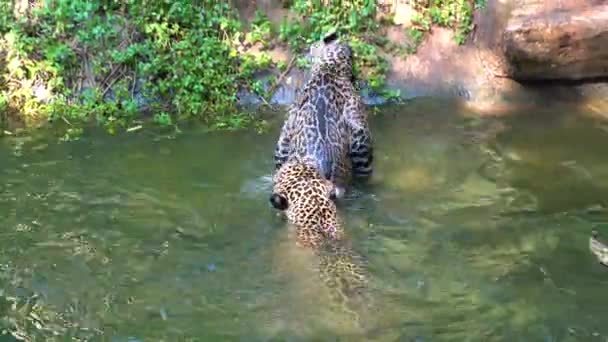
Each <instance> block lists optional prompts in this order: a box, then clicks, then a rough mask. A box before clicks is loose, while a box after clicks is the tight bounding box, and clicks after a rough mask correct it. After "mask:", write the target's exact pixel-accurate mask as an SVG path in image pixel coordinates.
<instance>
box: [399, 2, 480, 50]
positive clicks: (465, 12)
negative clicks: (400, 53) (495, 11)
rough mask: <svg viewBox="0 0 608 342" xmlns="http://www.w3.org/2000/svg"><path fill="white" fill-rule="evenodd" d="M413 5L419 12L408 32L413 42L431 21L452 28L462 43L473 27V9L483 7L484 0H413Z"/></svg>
mask: <svg viewBox="0 0 608 342" xmlns="http://www.w3.org/2000/svg"><path fill="white" fill-rule="evenodd" d="M414 7H415V8H416V9H417V10H418V12H419V13H420V14H419V15H417V16H416V17H414V18H413V20H412V21H413V22H414V23H415V26H414V27H413V28H412V29H411V30H410V32H409V34H410V36H411V37H412V38H413V40H414V42H415V43H416V42H417V43H418V44H419V43H420V42H421V41H422V37H423V36H424V32H426V31H428V30H429V29H430V24H431V23H433V24H436V25H439V26H443V27H449V28H452V29H454V32H455V39H456V42H457V43H458V44H464V43H465V42H466V39H467V36H468V35H469V33H470V32H471V30H472V29H473V10H474V9H475V8H483V7H485V0H475V2H473V0H415V1H414Z"/></svg>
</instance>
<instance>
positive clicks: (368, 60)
mask: <svg viewBox="0 0 608 342" xmlns="http://www.w3.org/2000/svg"><path fill="white" fill-rule="evenodd" d="M290 9H291V11H292V12H294V13H295V14H296V15H295V17H296V18H297V19H295V20H293V21H288V20H287V19H286V18H285V19H284V20H283V22H282V24H281V27H280V29H279V39H280V40H282V41H283V42H285V43H287V44H288V46H290V47H291V48H292V49H293V50H295V51H301V50H302V49H303V48H305V47H307V46H309V45H310V44H311V43H313V42H315V41H318V40H319V39H321V37H322V36H323V35H324V34H326V33H327V32H329V31H331V30H335V31H336V32H338V33H339V34H341V35H344V36H347V37H349V40H350V41H349V43H350V44H351V47H352V48H353V53H354V55H355V65H354V72H355V77H357V78H359V79H364V80H366V81H367V82H368V85H369V86H370V87H371V88H372V89H373V90H375V91H380V90H381V89H382V88H383V86H384V79H385V74H386V72H387V71H388V62H387V61H386V59H384V58H383V57H381V55H380V54H379V51H378V46H377V45H376V44H374V42H373V41H372V40H373V37H374V36H375V35H376V33H377V30H378V28H379V24H378V22H377V21H376V12H377V3H376V0H348V1H347V0H327V1H319V0H316V1H309V0H295V1H293V2H292V4H291V7H290ZM308 63H309V62H308V61H306V60H305V59H304V58H300V59H298V60H297V64H296V65H298V66H299V67H304V68H305V67H308Z"/></svg>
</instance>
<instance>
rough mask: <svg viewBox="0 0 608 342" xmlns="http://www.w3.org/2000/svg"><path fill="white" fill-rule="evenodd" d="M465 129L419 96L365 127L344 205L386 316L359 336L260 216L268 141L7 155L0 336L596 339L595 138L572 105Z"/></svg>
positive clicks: (600, 319)
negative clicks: (359, 174)
mask: <svg viewBox="0 0 608 342" xmlns="http://www.w3.org/2000/svg"><path fill="white" fill-rule="evenodd" d="M455 113H456V114H461V115H454V114H455ZM469 114H471V113H466V111H465V110H464V109H463V107H462V106H459V105H458V104H455V103H453V102H449V101H447V102H446V101H443V100H441V101H439V100H437V99H417V100H415V101H412V102H411V103H409V104H408V105H407V106H401V107H387V108H385V109H383V110H382V112H380V113H379V114H378V115H375V116H374V117H373V118H372V121H373V130H374V134H375V139H376V151H377V152H376V159H375V160H376V171H375V174H374V178H373V180H372V182H371V184H369V185H367V186H365V187H359V188H358V189H357V190H356V191H355V194H354V196H351V197H350V198H349V199H348V200H347V201H346V202H345V203H344V205H343V209H344V211H343V212H344V214H345V218H346V222H347V232H348V234H349V235H350V237H351V239H352V240H353V243H354V246H353V248H354V249H356V250H357V252H358V253H359V254H361V255H362V256H364V257H365V258H366V260H367V262H368V267H369V272H370V274H371V283H372V286H371V288H372V289H373V294H374V296H375V300H376V303H378V305H379V307H380V308H381V310H380V311H377V312H375V313H374V315H375V317H369V318H370V319H373V321H374V322H379V323H378V326H377V329H375V330H373V331H372V332H370V333H369V335H368V336H367V337H366V338H365V339H364V338H363V337H361V336H359V335H357V333H356V332H355V331H353V330H351V328H350V325H349V324H348V322H345V321H344V318H343V317H338V316H336V315H334V314H333V313H332V312H330V311H328V310H327V305H326V298H325V297H324V296H323V295H322V294H321V293H322V289H321V287H320V286H319V283H318V281H317V278H316V274H315V273H314V270H313V269H311V266H310V265H311V260H310V259H309V256H308V255H306V254H305V253H302V252H301V251H299V250H298V249H297V248H294V246H293V241H292V240H290V239H289V237H288V234H286V231H287V230H286V229H285V227H284V224H283V222H282V221H281V220H280V219H278V218H277V217H276V215H275V212H274V211H272V210H271V209H270V208H269V205H268V202H267V197H268V192H269V190H270V172H271V170H272V158H271V153H272V148H273V144H274V141H275V138H276V135H277V134H278V125H275V127H274V128H273V131H272V132H271V134H265V135H258V134H255V133H252V132H233V133H212V134H206V133H203V132H202V131H200V130H197V129H189V130H187V131H186V132H185V133H184V134H182V135H179V136H177V137H175V138H174V139H165V138H158V137H155V136H152V133H150V132H147V133H141V134H131V135H126V136H121V137H107V136H105V135H104V134H102V133H96V132H93V133H89V135H86V136H84V137H83V138H82V139H81V140H79V141H75V142H70V143H57V142H56V141H55V138H53V137H49V136H45V135H42V136H32V137H29V138H27V139H25V140H19V139H22V138H11V139H4V140H1V141H0V160H2V175H1V177H2V180H3V181H2V182H1V183H0V216H1V217H3V218H4V220H3V227H5V228H4V229H3V230H2V231H0V286H1V287H0V317H4V318H2V319H1V320H0V322H1V323H0V326H1V327H2V328H6V329H11V331H13V332H14V334H15V335H19V334H23V335H26V336H30V338H34V337H37V338H38V339H45V338H46V339H47V340H48V339H50V338H51V337H52V336H53V335H54V334H57V335H58V336H62V337H77V338H81V339H87V338H88V339H94V340H95V339H96V340H107V341H144V340H146V341H147V340H167V341H168V340H171V341H177V340H179V341H182V340H184V341H186V340H201V341H202V340H247V341H269V340H273V341H275V340H290V341H293V340H311V339H316V340H337V339H340V340H374V341H429V340H432V341H462V340H468V341H504V340H525V341H536V340H543V341H554V340H560V341H561V340H565V341H570V340H572V341H581V340H598V341H603V340H606V339H607V338H608V330H607V327H608V318H607V316H606V315H605V308H606V305H607V304H608V299H607V297H606V296H605V295H603V294H604V293H605V289H606V286H607V285H608V272H607V271H606V269H605V268H602V267H601V266H600V265H598V263H597V262H596V261H595V260H594V259H593V257H592V256H591V255H590V253H589V251H588V250H587V238H588V236H589V232H590V230H591V228H592V227H595V228H596V229H598V230H599V231H600V233H602V231H604V232H606V234H608V227H607V224H608V213H607V212H606V209H605V208H606V205H607V204H606V203H605V202H606V200H605V199H606V197H607V196H606V194H607V192H608V188H607V187H608V183H606V179H608V177H606V176H605V175H608V164H606V162H605V158H603V154H602V147H603V146H605V145H606V143H607V142H608V131H607V130H606V127H607V126H605V123H604V122H601V121H598V120H595V119H593V118H591V117H589V116H587V115H586V113H585V112H584V111H582V110H581V108H580V107H576V106H566V105H560V106H555V107H547V106H543V107H540V108H536V109H535V110H532V111H530V112H529V113H520V114H521V115H516V116H511V117H508V118H500V119H499V118H487V119H480V118H477V117H475V116H474V115H469ZM0 340H2V337H1V336H0Z"/></svg>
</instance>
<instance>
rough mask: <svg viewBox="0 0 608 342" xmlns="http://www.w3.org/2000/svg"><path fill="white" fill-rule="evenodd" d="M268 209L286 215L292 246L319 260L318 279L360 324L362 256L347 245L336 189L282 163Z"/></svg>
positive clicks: (364, 301) (301, 166)
mask: <svg viewBox="0 0 608 342" xmlns="http://www.w3.org/2000/svg"><path fill="white" fill-rule="evenodd" d="M273 183H274V186H273V192H272V195H271V196H270V202H271V204H272V206H273V207H274V208H276V209H278V210H281V211H283V212H284V213H285V214H286V217H287V220H288V222H289V223H290V224H291V226H292V227H294V228H295V230H296V236H297V244H298V245H299V246H301V247H304V248H310V249H311V250H312V251H313V252H314V253H315V254H316V255H317V256H318V257H319V259H318V260H319V265H318V270H319V275H320V277H321V280H322V281H323V282H324V283H325V284H326V285H327V286H328V287H329V289H330V290H331V291H330V292H331V293H332V295H333V299H334V302H333V303H331V304H335V305H338V306H339V308H341V309H344V310H345V311H346V312H347V313H350V314H352V315H353V316H354V319H355V321H356V322H357V323H358V324H359V325H360V326H363V325H362V324H361V322H362V321H361V320H360V318H361V317H360V315H359V313H360V312H361V309H362V308H364V307H366V306H369V305H368V304H369V297H368V296H367V293H366V289H367V284H368V283H367V276H366V272H365V267H364V266H365V264H364V262H363V260H362V258H361V257H360V256H359V255H357V254H356V253H354V251H353V250H352V249H351V248H350V246H348V244H347V240H346V239H345V236H344V229H343V222H342V219H341V218H340V216H339V215H338V210H337V207H336V203H335V202H334V199H335V197H336V196H337V195H338V194H337V192H339V191H340V190H339V188H338V187H336V186H335V185H334V184H333V183H332V182H331V181H330V180H327V179H326V178H325V177H324V176H323V175H322V174H321V173H320V171H319V170H318V169H316V168H315V167H314V166H312V165H310V164H306V163H301V162H298V161H288V162H286V163H284V164H283V165H282V166H281V168H280V169H279V170H278V171H277V172H276V173H275V175H274V176H273Z"/></svg>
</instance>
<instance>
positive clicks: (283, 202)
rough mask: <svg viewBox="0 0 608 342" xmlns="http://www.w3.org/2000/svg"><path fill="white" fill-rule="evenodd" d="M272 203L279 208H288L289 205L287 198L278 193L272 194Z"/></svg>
mask: <svg viewBox="0 0 608 342" xmlns="http://www.w3.org/2000/svg"><path fill="white" fill-rule="evenodd" d="M270 204H272V206H273V207H274V208H275V209H277V210H286V209H287V207H288V206H289V204H288V203H287V198H286V197H285V196H283V195H279V194H277V193H273V194H272V195H270Z"/></svg>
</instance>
